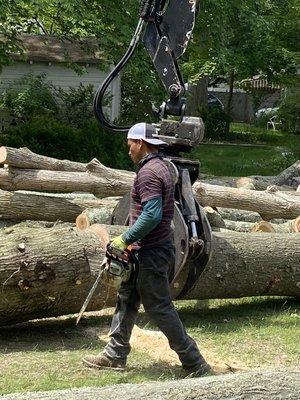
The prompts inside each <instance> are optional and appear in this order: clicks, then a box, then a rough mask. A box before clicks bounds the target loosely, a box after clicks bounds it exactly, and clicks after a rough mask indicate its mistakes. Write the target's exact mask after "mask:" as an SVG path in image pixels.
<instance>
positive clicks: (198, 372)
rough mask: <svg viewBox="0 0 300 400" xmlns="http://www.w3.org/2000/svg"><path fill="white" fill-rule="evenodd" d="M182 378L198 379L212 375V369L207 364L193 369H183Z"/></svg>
mask: <svg viewBox="0 0 300 400" xmlns="http://www.w3.org/2000/svg"><path fill="white" fill-rule="evenodd" d="M183 369H184V378H200V377H201V376H206V375H214V371H213V369H212V367H211V366H210V365H209V364H207V363H206V362H205V363H204V364H200V365H198V366H197V367H194V368H183Z"/></svg>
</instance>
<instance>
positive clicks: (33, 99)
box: [0, 74, 58, 123]
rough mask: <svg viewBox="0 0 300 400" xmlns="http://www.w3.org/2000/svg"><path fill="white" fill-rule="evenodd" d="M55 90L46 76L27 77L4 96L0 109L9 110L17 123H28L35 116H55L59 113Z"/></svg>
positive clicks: (15, 83)
mask: <svg viewBox="0 0 300 400" xmlns="http://www.w3.org/2000/svg"><path fill="white" fill-rule="evenodd" d="M53 88H54V87H53V85H52V84H50V83H48V82H47V81H46V80H45V75H38V76H34V75H32V74H29V75H25V76H24V77H22V78H21V79H18V80H16V81H15V82H12V83H11V85H10V87H9V88H8V89H7V90H6V91H5V92H4V93H3V94H2V96H1V97H0V109H1V108H6V109H7V110H9V111H10V113H11V115H12V116H13V118H14V120H15V123H20V122H25V121H28V120H30V118H31V117H33V116H34V115H53V114H55V113H57V111H58V104H57V101H56V99H55V97H54V95H53Z"/></svg>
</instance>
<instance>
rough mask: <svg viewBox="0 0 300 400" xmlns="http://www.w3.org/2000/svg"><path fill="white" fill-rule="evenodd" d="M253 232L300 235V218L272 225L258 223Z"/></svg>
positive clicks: (265, 222) (263, 222) (262, 222)
mask: <svg viewBox="0 0 300 400" xmlns="http://www.w3.org/2000/svg"><path fill="white" fill-rule="evenodd" d="M251 231H252V232H278V233H298V232H300V216H299V217H297V218H295V219H294V220H291V221H286V222H283V223H277V224H272V223H270V222H267V221H260V222H256V223H255V224H254V225H253V227H252V229H251Z"/></svg>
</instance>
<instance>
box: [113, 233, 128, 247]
mask: <svg viewBox="0 0 300 400" xmlns="http://www.w3.org/2000/svg"><path fill="white" fill-rule="evenodd" d="M110 245H111V246H112V247H115V248H116V249H119V250H125V249H126V247H127V244H126V243H125V242H124V240H123V239H122V235H120V236H116V237H115V238H113V239H112V241H111V242H110Z"/></svg>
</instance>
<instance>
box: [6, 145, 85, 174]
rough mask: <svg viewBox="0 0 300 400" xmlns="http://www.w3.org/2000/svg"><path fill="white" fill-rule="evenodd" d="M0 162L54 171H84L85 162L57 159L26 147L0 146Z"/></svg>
mask: <svg viewBox="0 0 300 400" xmlns="http://www.w3.org/2000/svg"><path fill="white" fill-rule="evenodd" d="M0 164H8V165H10V166H12V167H17V168H29V169H49V170H54V171H78V172H79V171H81V172H84V171H86V164H83V163H79V162H74V161H69V160H58V159H57V158H52V157H46V156H42V155H40V154H36V153H33V152H32V151H31V150H29V149H28V148H27V147H21V148H20V149H15V148H13V147H5V146H2V147H0Z"/></svg>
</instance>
